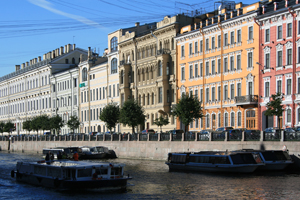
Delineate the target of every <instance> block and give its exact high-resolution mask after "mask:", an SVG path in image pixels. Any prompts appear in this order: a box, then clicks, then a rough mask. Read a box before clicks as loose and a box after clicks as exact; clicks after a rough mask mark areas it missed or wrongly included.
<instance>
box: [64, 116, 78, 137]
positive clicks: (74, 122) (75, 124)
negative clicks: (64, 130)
mask: <svg viewBox="0 0 300 200" xmlns="http://www.w3.org/2000/svg"><path fill="white" fill-rule="evenodd" d="M67 126H68V127H69V128H70V129H72V131H73V133H75V129H78V128H79V126H80V121H79V119H78V117H77V116H73V115H72V116H71V117H70V119H69V121H68V122H67Z"/></svg>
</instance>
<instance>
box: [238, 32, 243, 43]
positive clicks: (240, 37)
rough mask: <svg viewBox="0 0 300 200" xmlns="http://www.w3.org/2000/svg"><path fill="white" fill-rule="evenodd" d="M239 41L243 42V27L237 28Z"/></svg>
mask: <svg viewBox="0 0 300 200" xmlns="http://www.w3.org/2000/svg"><path fill="white" fill-rule="evenodd" d="M237 42H238V43H240V42H242V30H241V29H239V30H237Z"/></svg>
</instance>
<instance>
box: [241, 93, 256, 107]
mask: <svg viewBox="0 0 300 200" xmlns="http://www.w3.org/2000/svg"><path fill="white" fill-rule="evenodd" d="M257 103H258V96H257V95H246V96H237V97H235V104H236V105H249V104H257Z"/></svg>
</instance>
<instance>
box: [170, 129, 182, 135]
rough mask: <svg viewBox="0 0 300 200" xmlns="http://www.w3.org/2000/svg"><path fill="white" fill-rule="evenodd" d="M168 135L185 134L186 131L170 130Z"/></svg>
mask: <svg viewBox="0 0 300 200" xmlns="http://www.w3.org/2000/svg"><path fill="white" fill-rule="evenodd" d="M168 133H172V134H180V133H184V131H183V130H181V129H177V130H170V131H168Z"/></svg>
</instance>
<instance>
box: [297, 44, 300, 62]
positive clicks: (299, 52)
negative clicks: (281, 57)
mask: <svg viewBox="0 0 300 200" xmlns="http://www.w3.org/2000/svg"><path fill="white" fill-rule="evenodd" d="M297 60H298V62H297V63H300V47H298V59H297Z"/></svg>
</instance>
